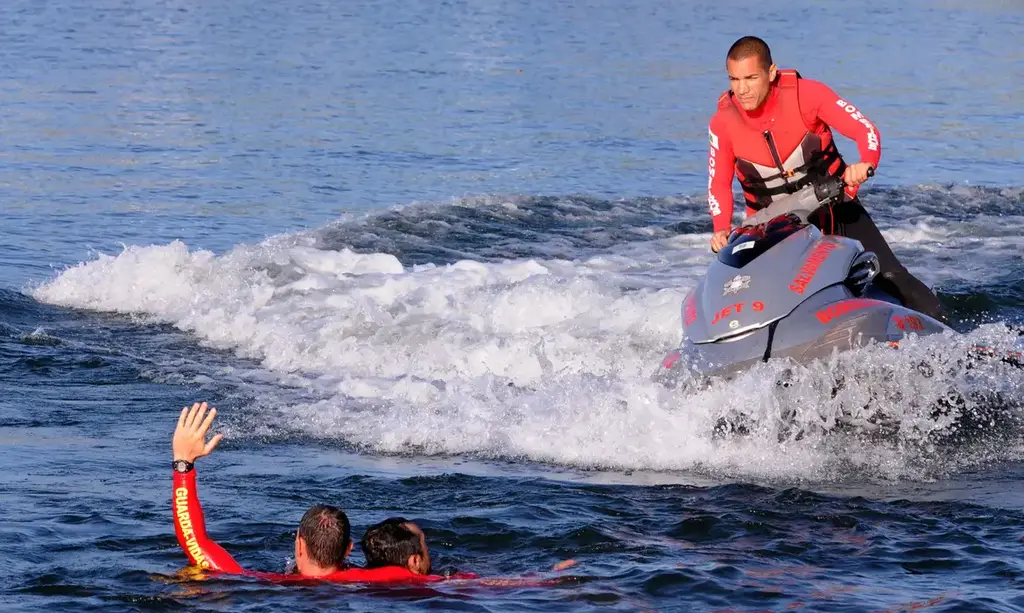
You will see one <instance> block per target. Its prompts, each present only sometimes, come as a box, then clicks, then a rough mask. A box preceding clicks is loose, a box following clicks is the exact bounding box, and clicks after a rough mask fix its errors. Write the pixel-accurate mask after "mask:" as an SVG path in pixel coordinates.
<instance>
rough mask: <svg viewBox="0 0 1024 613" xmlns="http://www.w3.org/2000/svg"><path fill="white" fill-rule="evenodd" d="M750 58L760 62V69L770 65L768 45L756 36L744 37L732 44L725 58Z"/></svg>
mask: <svg viewBox="0 0 1024 613" xmlns="http://www.w3.org/2000/svg"><path fill="white" fill-rule="evenodd" d="M751 56H753V57H756V58H757V59H759V60H761V67H762V68H764V69H765V70H768V68H769V67H771V65H772V50H771V49H769V48H768V43H766V42H764V41H763V40H761V39H760V38H758V37H756V36H744V37H743V38H741V39H739V40H737V41H736V42H734V43H733V44H732V47H729V53H728V54H727V55H726V58H727V59H730V60H742V59H746V58H748V57H751Z"/></svg>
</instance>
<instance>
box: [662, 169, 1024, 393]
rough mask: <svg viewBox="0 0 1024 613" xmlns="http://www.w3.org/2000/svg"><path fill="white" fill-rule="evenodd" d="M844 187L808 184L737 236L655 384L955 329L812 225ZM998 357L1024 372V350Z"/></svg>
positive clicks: (700, 287)
mask: <svg viewBox="0 0 1024 613" xmlns="http://www.w3.org/2000/svg"><path fill="white" fill-rule="evenodd" d="M845 187H846V185H845V183H844V182H843V181H842V179H841V178H839V177H836V178H830V179H827V180H823V181H821V182H818V183H816V184H811V185H808V186H806V187H804V188H803V189H801V190H799V191H797V192H795V193H793V194H790V195H788V196H786V197H784V198H782V199H779V200H777V201H776V202H774V203H772V204H771V205H769V206H768V207H766V208H764V209H762V210H761V211H758V212H757V213H756V214H754V215H752V216H750V217H749V218H748V219H746V220H745V221H744V222H743V224H742V225H741V226H739V227H738V228H736V229H735V230H734V231H733V232H732V233H731V235H730V236H729V239H728V242H727V244H726V245H725V246H724V247H723V248H722V249H720V250H719V252H718V254H717V257H716V258H715V259H714V260H713V261H712V262H711V264H710V265H709V267H708V270H707V272H706V274H705V276H704V278H703V279H701V281H700V282H699V283H697V285H696V286H695V287H694V288H693V289H692V290H691V291H690V293H689V294H688V295H687V296H686V297H685V298H684V300H683V302H682V309H681V310H682V313H681V314H682V325H683V340H682V343H681V345H680V346H679V347H678V348H677V349H675V350H673V351H671V352H669V353H668V355H666V356H665V358H664V360H663V361H662V364H661V367H660V368H659V369H658V372H657V373H656V374H655V379H656V380H658V381H660V382H662V383H663V384H666V385H669V386H671V387H678V386H680V385H687V386H698V387H704V386H706V385H707V384H708V383H709V382H711V381H714V380H716V379H726V380H728V379H730V378H733V377H735V376H736V375H737V374H739V373H742V372H744V371H746V370H747V369H749V368H751V367H752V366H753V365H755V364H757V363H760V362H768V361H769V360H773V359H787V360H791V361H793V362H795V363H797V364H809V363H811V362H812V361H814V360H822V359H827V358H830V357H831V356H832V355H833V354H834V352H837V351H838V352H846V351H852V350H855V349H858V348H861V347H864V346H866V345H869V344H873V343H884V344H886V345H888V346H890V347H893V348H898V346H899V344H900V342H901V341H903V340H904V339H906V338H907V337H908V336H909V335H917V336H928V335H935V334H943V333H955V331H953V330H952V329H951V328H950V327H949V326H947V325H946V324H944V323H942V322H940V321H938V320H936V319H933V318H932V317H929V316H927V315H925V314H923V313H920V312H918V311H915V310H912V309H909V308H907V307H906V306H904V305H902V304H900V301H899V300H898V299H897V298H895V297H894V296H892V295H890V294H888V293H886V292H885V291H884V290H883V289H882V288H880V287H878V285H877V284H876V283H872V281H874V280H875V279H876V277H877V276H878V274H879V272H880V266H879V263H878V258H877V256H876V255H875V254H874V253H873V252H871V251H867V250H865V249H864V247H863V245H862V244H861V243H860V241H857V240H854V239H851V238H846V237H843V236H833V235H824V234H823V233H822V232H821V230H819V229H818V228H817V227H816V226H815V225H813V224H812V223H811V222H810V219H809V218H811V216H812V214H813V213H814V212H815V211H817V210H818V209H820V208H821V207H825V206H842V200H843V198H844V193H845ZM978 350H979V355H980V354H981V353H983V352H984V349H983V348H978ZM993 355H994V354H993ZM989 357H993V356H989ZM995 357H1002V359H1004V361H1007V360H1017V361H1018V363H1017V364H1015V365H1017V366H1020V355H1019V354H1017V355H1016V356H995Z"/></svg>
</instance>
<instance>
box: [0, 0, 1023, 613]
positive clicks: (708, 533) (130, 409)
mask: <svg viewBox="0 0 1024 613" xmlns="http://www.w3.org/2000/svg"><path fill="white" fill-rule="evenodd" d="M3 24H4V25H3V27H2V28H0V108H2V109H3V112H2V113H0V391H2V395H0V467H2V468H3V470H2V471H0V564H2V565H3V568H4V569H5V571H6V572H5V573H4V574H3V576H2V577H0V607H2V608H3V610H5V611H7V610H10V611H28V610H41V609H47V610H61V611H64V610H67V611H91V610H104V611H106V610H146V611H170V610H183V609H188V610H192V609H201V610H211V609H213V610H228V609H230V610H239V611H262V610H282V609H314V608H316V609H338V610H358V611H376V610H380V609H382V608H384V607H388V608H395V609H400V610H415V611H421V610H460V611H521V610H573V611H575V610H590V609H594V610H628V611H636V610H642V611H665V610H680V611H689V610H694V611H703V610H707V611H761V610H771V611H783V610H795V611H892V612H895V611H911V610H913V611H921V610H924V611H1020V610H1024V565H1022V563H1021V560H1022V559H1024V556H1022V554H1024V495H1022V494H1021V491H1022V487H1021V486H1022V484H1024V462H1022V459H1024V424H1022V423H1021V418H1022V417H1024V409H1022V407H1021V403H1022V401H1024V373H1022V372H1020V371H1018V370H1016V369H1014V368H1012V367H1010V366H1008V365H1005V364H989V365H985V366H983V367H980V368H976V369H972V370H964V369H962V368H959V367H958V366H957V362H956V356H957V355H959V353H958V352H961V350H963V349H964V348H965V347H967V346H968V345H971V344H978V343H980V344H985V345H989V346H993V347H997V348H1012V347H1014V346H1015V345H1016V343H1017V342H1018V337H1017V333H1016V332H1014V331H1013V329H1012V328H1010V327H1008V325H1013V326H1018V325H1020V324H1021V323H1024V322H1022V319H1024V282H1022V281H1021V279H1022V278H1024V265H1022V264H1021V259H1020V256H1019V254H1020V252H1021V247H1022V246H1024V238H1022V237H1021V232H1020V230H1019V228H1018V225H1019V224H1022V223H1024V180H1022V178H1021V168H1022V165H1021V163H1022V158H1024V155H1022V154H1024V149H1022V142H1024V119H1022V115H1021V112H1020V109H1021V106H1020V103H1019V101H1020V99H1021V98H1022V97H1024V47H1022V46H1021V45H1020V44H1019V43H1017V42H1014V41H1016V40H1017V34H1018V33H1019V32H1020V31H1021V29H1022V26H1024V6H1022V5H1021V4H1020V3H1019V2H1010V1H996V0H988V1H975V2H970V3H967V2H954V1H951V0H950V1H945V2H943V1H938V0H936V1H930V2H929V1H924V0H911V1H909V2H905V3H902V4H900V5H893V4H891V3H882V2H868V3H862V4H859V5H856V6H847V5H840V4H825V3H816V2H781V1H778V0H768V1H766V2H764V3H762V4H760V5H758V6H751V5H749V4H748V3H741V2H735V1H733V0H726V1H724V2H718V3H655V2H636V3H623V2H614V1H611V0H584V1H581V2H566V3H542V2H534V1H525V2H520V3H503V2H487V1H465V2H439V3H435V2H417V1H413V2H406V3H399V2H389V1H387V0H385V1H383V2H374V3H370V2H364V1H361V0H355V1H352V2H323V1H319V2H317V1H313V0H297V1H296V2H290V3H276V4H275V3H265V2H252V1H249V0H207V1H203V2H199V1H193V0H138V1H136V2H127V1H118V0H98V1H92V2H85V1H82V0H75V1H73V0H57V1H55V2H50V3H40V2H30V1H28V0H9V1H8V2H6V3H5V4H4V12H3ZM748 33H755V34H758V35H761V36H763V37H764V38H765V39H766V40H767V41H768V42H769V44H771V46H772V49H773V52H774V55H775V59H776V60H777V62H778V63H779V64H780V65H782V66H792V67H796V68H798V69H799V70H800V71H801V73H802V74H803V75H804V76H805V77H810V78H817V79H821V80H823V81H825V82H826V83H828V84H829V85H830V86H831V87H833V88H834V89H836V90H837V91H838V92H840V93H841V94H842V95H844V96H845V97H847V98H848V99H849V100H851V101H852V102H853V103H855V104H857V105H858V107H859V108H861V110H863V111H864V112H865V113H866V114H867V115H868V116H869V117H870V118H871V119H872V120H873V121H874V122H875V123H876V125H877V126H878V129H879V131H880V133H881V139H882V148H883V155H882V162H881V166H880V168H879V171H878V175H877V177H876V178H875V179H873V180H872V181H871V182H870V183H868V184H867V186H866V189H865V190H864V192H863V200H864V202H865V205H866V206H867V207H868V209H869V210H870V211H871V213H872V215H873V216H874V218H875V219H876V221H877V223H878V225H879V227H880V228H881V229H882V230H883V233H884V234H885V236H886V237H887V238H888V240H889V241H890V244H891V245H892V246H893V248H894V250H895V251H896V253H897V255H898V256H899V257H900V259H901V260H902V261H903V262H904V263H905V264H906V265H907V266H908V267H909V268H910V269H911V270H912V271H913V272H914V273H915V274H916V275H918V276H919V277H920V278H921V279H922V280H924V281H925V282H926V283H927V284H928V285H930V286H933V287H935V288H936V290H937V291H938V293H939V295H940V297H941V298H942V299H943V301H944V302H945V303H946V304H947V306H948V307H949V308H950V310H951V311H952V313H953V316H954V318H955V320H956V323H955V327H956V329H957V330H958V331H959V332H960V333H961V335H960V336H958V337H955V338H941V339H936V338H932V339H917V340H913V341H910V342H908V343H907V344H906V346H905V347H904V349H906V350H905V351H900V352H899V353H898V355H893V352H891V351H883V350H881V349H879V350H877V351H875V350H872V349H867V350H865V351H863V352H860V353H858V354H857V355H849V356H844V357H843V358H841V359H837V360H834V361H832V362H830V363H828V364H819V365H815V366H814V367H812V368H808V369H806V370H805V371H804V372H802V373H801V378H800V380H799V381H798V382H797V384H795V385H791V386H790V387H788V388H784V389H780V388H778V387H777V386H776V381H777V378H778V376H779V374H780V372H781V366H778V365H775V364H766V365H763V366H762V367H759V368H756V369H753V370H752V371H751V372H749V373H747V374H745V375H743V376H742V377H740V378H739V379H738V380H737V381H735V382H732V383H731V384H729V385H718V386H712V387H711V388H709V389H706V390H702V391H700V392H688V393H680V392H679V391H678V390H677V391H672V390H667V389H665V388H663V387H661V386H659V385H657V384H656V383H654V382H653V381H652V380H651V374H652V373H653V372H654V371H655V370H656V368H657V366H658V364H659V362H660V360H661V358H662V357H663V355H664V354H665V352H666V351H668V350H670V349H671V348H672V347H674V346H676V345H677V344H678V342H679V340H680V334H681V331H680V321H679V319H680V317H679V315H680V313H679V309H680V302H681V300H682V298H683V297H684V296H685V295H686V292H687V291H688V290H689V289H690V288H691V287H692V286H693V285H694V284H695V283H696V282H697V280H698V279H699V278H700V277H701V275H702V274H703V271H704V268H705V267H706V265H707V264H708V262H709V261H710V253H709V251H708V248H707V244H708V239H709V237H710V229H711V226H710V219H709V218H708V215H707V210H706V202H705V197H704V189H705V186H706V181H707V177H706V164H707V162H706V148H707V133H706V130H707V121H708V119H709V118H710V114H711V112H712V111H713V110H714V103H715V100H716V98H717V96H718V94H719V93H720V92H721V91H722V90H724V89H725V88H726V87H727V82H726V79H725V75H724V66H723V63H724V59H723V57H724V54H725V51H726V49H727V48H728V46H729V44H731V42H732V41H733V40H735V39H736V38H737V37H739V36H741V35H744V34H748ZM839 145H840V148H841V150H842V151H843V152H844V153H845V154H846V156H847V158H848V159H849V158H853V159H855V158H856V152H855V147H854V146H853V143H852V142H850V141H849V140H845V139H843V138H840V139H839ZM922 364H924V365H925V366H924V367H926V369H927V370H928V372H929V373H931V376H929V377H922V376H920V375H921V373H922V368H923V367H922ZM838 377H842V378H843V379H844V380H845V381H846V383H847V385H846V390H845V392H844V394H841V395H839V396H833V395H832V394H831V393H830V390H831V385H830V384H831V382H832V381H834V380H835V379H837V378H838ZM950 392H956V393H958V394H961V395H963V396H964V397H966V398H967V399H968V400H967V404H966V405H965V406H964V407H963V409H962V410H963V411H964V412H965V413H975V414H977V415H994V417H991V419H989V418H986V420H984V421H983V422H982V423H977V424H975V426H974V427H972V428H970V429H968V430H965V429H963V428H960V427H958V425H957V423H955V422H954V421H953V420H952V419H951V418H950V417H949V416H935V415H933V414H932V413H931V412H930V410H929V409H928V407H930V406H932V405H931V403H932V402H934V401H937V400H939V399H941V398H942V397H943V396H944V395H946V394H948V393H950ZM197 399H205V400H209V401H210V402H211V403H213V404H214V405H216V406H217V407H218V410H219V415H218V418H217V425H216V429H217V430H218V431H220V432H223V433H224V435H225V436H224V440H223V442H222V444H221V446H220V447H219V448H218V449H217V450H216V451H215V452H214V453H213V454H212V455H211V456H210V457H208V458H203V459H202V460H200V461H199V463H198V467H199V468H198V471H199V475H200V477H199V478H200V496H201V499H202V501H203V506H204V509H205V511H206V514H207V523H208V526H209V528H210V532H211V534H212V535H213V536H214V537H215V538H216V539H217V540H218V542H220V543H221V544H222V545H223V546H224V547H225V548H226V549H228V550H229V551H230V552H231V553H232V554H233V555H234V556H235V557H236V558H237V559H238V560H239V561H240V562H241V563H242V564H243V565H244V566H246V567H248V568H253V569H261V570H281V569H283V568H285V566H286V565H287V563H288V556H289V555H290V553H291V542H292V539H293V538H294V531H295V528H296V526H297V524H298V520H299V518H300V517H301V515H302V513H303V512H304V511H305V509H306V508H307V507H308V506H309V505H311V504H314V503H316V502H329V503H333V504H337V505H340V506H342V507H343V508H345V509H346V511H347V512H348V514H349V517H350V519H351V521H352V523H353V526H354V532H355V535H356V536H357V537H358V536H359V535H361V533H362V530H363V529H365V527H367V526H368V525H370V524H371V523H374V522H376V521H379V520H380V519H383V518H385V517H388V516H392V515H403V516H405V517H408V518H411V519H414V520H415V521H417V522H419V523H420V524H421V525H422V526H423V527H424V529H425V531H426V533H427V540H428V544H429V546H430V547H431V552H432V556H433V558H434V566H435V570H437V571H440V572H444V571H453V570H468V571H473V572H477V573H479V574H481V575H485V576H488V577H502V578H515V577H522V576H526V575H529V576H537V575H539V576H541V577H544V578H551V579H556V581H553V582H552V584H551V585H548V586H545V587H541V588H538V587H522V586H520V587H515V586H506V587H501V588H498V587H493V586H492V587H484V586H479V585H478V586H472V585H457V584H454V583H449V584H438V585H435V586H432V587H430V588H429V589H426V588H416V589H413V588H403V587H391V588H382V587H379V586H378V587H372V586H370V587H368V586H338V585H319V586H305V587H294V586H289V587H284V586H280V585H274V584H270V583H266V582H260V581H255V580H248V579H238V578H235V579H226V578H220V579H208V580H206V581H196V580H192V579H186V578H182V577H180V576H179V575H178V574H177V571H178V570H179V569H181V568H182V567H183V566H184V564H185V557H184V555H183V554H182V553H181V551H180V550H179V549H178V546H177V543H176V541H175V539H174V532H173V527H172V524H171V488H170V470H169V461H170V459H171V452H170V437H171V433H172V431H173V426H174V423H175V421H176V419H177V414H178V411H179V410H180V408H181V407H182V406H183V405H185V404H189V403H191V402H192V401H193V400H197ZM865 400H870V401H871V402H873V403H874V404H875V406H878V407H881V408H882V409H883V410H884V411H885V412H886V413H887V414H888V415H889V416H891V417H893V418H895V419H896V421H897V422H898V423H899V430H898V433H897V434H896V435H895V436H892V437H885V438H880V437H873V436H865V435H860V434H856V433H853V434H851V433H832V434H829V435H821V434H816V433H815V434H810V435H808V436H805V437H803V438H800V439H798V440H797V439H793V438H789V439H787V438H784V437H781V438H780V436H779V430H778V427H777V422H776V418H777V417H778V415H779V414H780V412H781V411H783V410H793V409H795V410H796V411H797V412H798V413H799V415H800V416H801V418H802V419H805V420H808V419H817V418H819V417H824V418H828V417H829V416H833V415H835V414H836V413H837V412H839V411H842V410H844V409H846V408H848V407H849V406H850V403H856V402H862V401H865ZM737 409H739V410H747V411H751V410H753V411H754V412H755V413H756V415H758V417H759V419H760V420H761V421H760V426H761V427H760V428H759V429H758V430H756V431H755V432H754V433H753V434H752V435H751V436H749V437H746V438H741V439H735V440H718V439H715V438H713V437H712V436H711V435H710V431H711V428H712V426H713V425H714V423H715V422H716V420H717V419H718V418H719V417H721V416H722V415H725V414H728V413H729V412H730V411H733V410H737ZM353 555H354V561H355V562H357V563H361V562H362V558H361V554H360V553H359V551H358V547H357V549H356V552H355V553H354V554H353ZM566 559H573V560H575V561H576V565H575V566H572V567H571V568H569V569H568V570H565V571H561V572H554V571H552V570H551V569H552V567H553V566H554V565H555V564H556V563H558V562H560V561H562V560H566Z"/></svg>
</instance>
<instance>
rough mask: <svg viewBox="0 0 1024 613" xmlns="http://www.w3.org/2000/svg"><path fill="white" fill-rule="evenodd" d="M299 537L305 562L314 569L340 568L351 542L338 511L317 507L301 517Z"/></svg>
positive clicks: (345, 516)
mask: <svg viewBox="0 0 1024 613" xmlns="http://www.w3.org/2000/svg"><path fill="white" fill-rule="evenodd" d="M299 537H300V538H302V540H304V541H305V542H306V551H307V552H308V553H309V559H310V560H312V561H313V562H315V563H316V564H317V565H318V566H321V567H330V566H335V567H338V568H341V567H342V566H344V564H345V554H346V553H347V552H348V547H349V544H350V543H351V542H352V527H351V526H350V525H349V523H348V516H347V515H345V512H344V511H342V510H341V509H339V508H338V507H332V506H330V505H326V504H317V505H313V506H312V507H310V509H309V510H308V511H306V514H305V515H303V516H302V521H300V522H299Z"/></svg>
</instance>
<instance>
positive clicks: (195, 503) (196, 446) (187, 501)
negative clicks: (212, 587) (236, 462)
mask: <svg viewBox="0 0 1024 613" xmlns="http://www.w3.org/2000/svg"><path fill="white" fill-rule="evenodd" d="M205 413H206V403H205V402H203V403H198V402H197V403H195V404H193V405H192V407H191V409H190V408H189V407H185V408H184V409H182V410H181V415H180V416H179V417H178V427H177V428H176V429H175V430H174V441H173V445H172V446H173V449H174V502H173V509H174V533H175V535H177V537H178V544H179V545H180V546H181V550H182V551H184V552H185V555H186V556H188V560H189V562H190V563H191V564H193V565H195V566H198V567H200V568H205V569H209V570H215V571H220V572H225V573H240V572H242V567H241V566H239V564H238V562H235V560H234V558H232V557H231V554H229V553H228V552H227V551H224V548H222V547H221V546H220V545H218V544H217V543H215V542H213V540H212V539H210V537H209V536H208V535H207V534H206V522H205V520H204V519H203V508H202V506H200V504H199V495H198V493H197V492H196V471H195V465H194V463H195V461H196V459H197V458H201V457H203V456H205V455H208V454H209V453H210V452H211V451H213V449H214V447H216V446H217V443H219V442H220V439H221V435H220V434H217V435H215V436H214V437H213V438H212V439H210V442H208V443H207V442H206V432H207V431H208V430H209V429H210V425H211V424H212V423H213V418H214V416H215V415H217V409H214V408H211V409H210V412H209V414H207V415H205V419H204V414H205Z"/></svg>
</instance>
